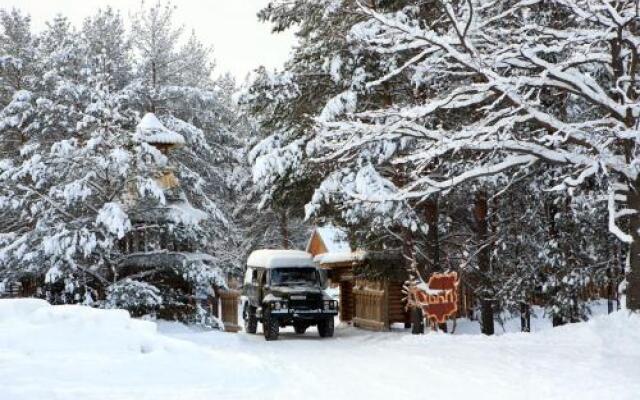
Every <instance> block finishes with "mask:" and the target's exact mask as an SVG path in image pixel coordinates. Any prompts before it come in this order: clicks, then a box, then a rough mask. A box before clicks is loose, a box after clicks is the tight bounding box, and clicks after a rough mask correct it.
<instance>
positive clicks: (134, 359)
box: [0, 299, 640, 400]
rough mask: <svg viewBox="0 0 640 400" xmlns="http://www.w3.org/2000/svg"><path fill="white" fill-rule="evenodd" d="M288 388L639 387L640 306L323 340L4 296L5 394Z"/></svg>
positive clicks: (549, 392) (460, 392)
mask: <svg viewBox="0 0 640 400" xmlns="http://www.w3.org/2000/svg"><path fill="white" fill-rule="evenodd" d="M534 326H536V324H535V323H534ZM538 326H539V327H540V328H542V325H541V324H538ZM458 328H459V331H458V333H464V332H463V331H464V330H465V329H467V330H469V331H473V330H474V327H473V324H472V323H467V324H466V325H465V324H463V323H460V324H459V325H458ZM285 398H287V399H296V398H300V399H361V398H362V399H387V400H388V399H400V398H408V399H426V398H449V399H474V400H476V399H478V400H479V399H492V400H495V399H535V400H540V399H562V400H567V399H581V400H582V399H598V400H601V399H616V400H623V399H629V400H631V399H633V400H636V399H638V398H640V317H639V316H629V315H628V314H627V313H626V312H618V313H615V314H612V315H609V316H606V315H604V316H597V317H595V318H594V319H592V320H591V321H590V322H588V323H583V324H574V325H569V326H564V327H560V328H555V329H546V330H543V331H539V332H537V333H533V334H520V333H506V334H503V335H500V336H494V337H484V336H481V335H473V334H459V335H458V334H457V335H447V334H436V333H432V334H427V335H423V336H413V335H410V334H408V333H407V332H406V331H396V332H390V333H371V332H366V331H362V330H357V329H354V328H350V327H339V328H338V329H336V336H335V337H334V338H332V339H322V340H321V339H319V338H318V337H317V333H316V331H315V330H314V329H311V330H310V331H309V332H308V333H307V334H306V335H304V336H297V335H295V334H294V333H293V332H291V331H290V330H287V331H285V332H284V333H283V334H282V335H281V340H279V341H277V342H265V341H264V339H263V338H262V336H258V335H256V336H253V335H246V334H244V333H240V334H228V333H221V332H210V331H201V330H197V329H192V328H188V327H185V326H184V325H180V324H177V323H168V322H161V323H159V324H158V325H156V324H154V323H152V322H148V321H140V320H134V319H131V318H129V317H128V315H127V314H126V313H125V312H123V311H115V310H110V311H105V310H96V309H91V308H86V307H81V306H49V305H48V304H46V303H44V302H42V301H38V300H29V299H24V300H0V400H23V399H29V400H41V399H47V400H56V399H61V400H70V399H83V400H90V399H100V400H105V399H135V400H144V399H153V400H164V399H171V400H179V399H198V400H206V399H262V400H264V399H285Z"/></svg>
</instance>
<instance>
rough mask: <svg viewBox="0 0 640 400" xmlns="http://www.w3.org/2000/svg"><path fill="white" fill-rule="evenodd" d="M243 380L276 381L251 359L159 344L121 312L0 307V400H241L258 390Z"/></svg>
mask: <svg viewBox="0 0 640 400" xmlns="http://www.w3.org/2000/svg"><path fill="white" fill-rule="evenodd" d="M247 375H261V376H265V377H267V378H268V379H274V378H273V377H271V374H270V373H269V371H268V370H266V369H265V368H264V367H263V365H262V363H261V362H260V360H258V359H257V358H256V357H254V356H251V355H230V354H225V353H224V352H223V351H212V350H210V349H206V348H202V347H199V346H197V345H195V344H193V343H190V342H186V341H183V340H179V339H175V338H170V337H167V336H164V335H162V334H160V333H158V331H157V326H156V324H155V323H153V322H150V321H143V320H136V319H132V318H130V317H129V315H128V313H127V312H126V311H123V310H100V309H93V308H89V307H83V306H75V305H74V306H51V305H49V304H48V303H47V302H45V301H43V300H36V299H5V300H0V386H1V387H2V390H1V391H0V399H12V400H23V399H54V400H55V399H70V398H82V399H85V400H86V399H114V398H117V399H132V398H136V399H140V400H142V399H165V398H166V399H177V398H180V399H187V398H188V399H197V398H207V397H208V396H206V395H203V393H205V394H206V393H209V394H211V393H215V392H217V391H221V392H224V393H230V394H231V395H232V396H233V395H234V394H235V395H238V396H240V397H243V396H251V395H252V393H255V391H257V390H261V387H260V383H261V382H262V381H258V382H256V383H253V384H252V382H245V377H246V376H247ZM274 381H275V380H274ZM200 396H203V397H200ZM209 398H210V397H209Z"/></svg>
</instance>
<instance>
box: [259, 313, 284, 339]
mask: <svg viewBox="0 0 640 400" xmlns="http://www.w3.org/2000/svg"><path fill="white" fill-rule="evenodd" d="M262 330H263V332H264V338H265V339H266V340H268V341H271V340H278V334H279V333H280V323H279V322H278V319H277V318H272V317H271V316H270V315H269V314H268V313H267V315H265V317H264V320H263V322H262Z"/></svg>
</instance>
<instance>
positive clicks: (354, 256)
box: [313, 250, 366, 264]
mask: <svg viewBox="0 0 640 400" xmlns="http://www.w3.org/2000/svg"><path fill="white" fill-rule="evenodd" d="M365 254H366V252H365V251H363V250H357V251H341V252H337V253H323V254H318V255H317V256H315V257H314V259H313V260H314V261H315V262H317V263H319V264H339V263H349V262H354V261H362V260H363V259H364V256H365Z"/></svg>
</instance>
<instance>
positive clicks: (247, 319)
mask: <svg viewBox="0 0 640 400" xmlns="http://www.w3.org/2000/svg"><path fill="white" fill-rule="evenodd" d="M244 330H245V332H247V333H251V334H255V333H256V332H257V331H258V318H257V317H256V309H255V307H252V306H249V305H248V306H247V308H246V309H245V315H244Z"/></svg>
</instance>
